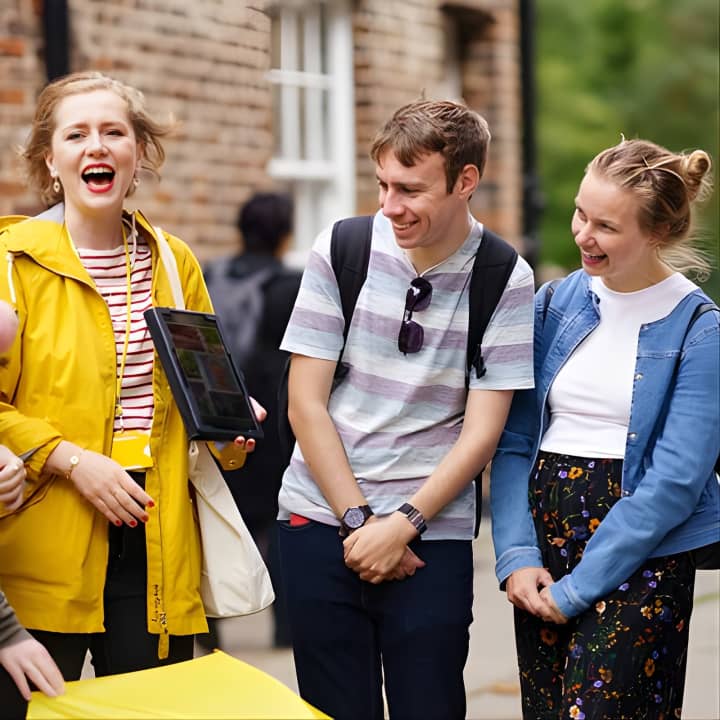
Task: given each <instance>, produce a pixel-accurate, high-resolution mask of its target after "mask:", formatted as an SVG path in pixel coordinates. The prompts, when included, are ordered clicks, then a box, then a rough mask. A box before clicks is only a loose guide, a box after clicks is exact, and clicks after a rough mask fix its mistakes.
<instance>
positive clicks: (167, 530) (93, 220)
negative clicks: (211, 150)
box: [0, 73, 254, 680]
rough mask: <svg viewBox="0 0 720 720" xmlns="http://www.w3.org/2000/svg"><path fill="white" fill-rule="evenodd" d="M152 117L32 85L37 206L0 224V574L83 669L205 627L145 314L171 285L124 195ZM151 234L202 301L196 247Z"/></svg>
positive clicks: (124, 105) (160, 653)
mask: <svg viewBox="0 0 720 720" xmlns="http://www.w3.org/2000/svg"><path fill="white" fill-rule="evenodd" d="M164 134H165V128H163V127H162V126H161V125H159V124H157V123H156V122H154V121H153V120H152V119H151V118H150V117H149V116H148V114H147V112H146V110H145V108H144V101H143V98H142V95H141V94H140V93H139V92H138V91H136V90H134V89H133V88H131V87H128V86H127V85H124V84H122V83H120V82H118V81H115V80H112V79H110V78H108V77H105V76H103V75H100V74H99V73H80V74H75V75H70V76H68V77H66V78H63V79H61V80H58V81H56V82H54V83H52V84H50V85H48V86H47V87H46V88H45V89H44V90H43V92H42V93H41V94H40V97H39V99H38V107H37V110H36V114H35V118H34V121H33V124H32V129H31V133H30V137H29V140H28V144H27V146H26V148H25V150H24V159H25V161H26V163H27V168H28V174H29V178H30V183H31V185H32V186H33V187H34V188H35V189H36V190H37V191H39V192H40V193H41V194H42V195H43V197H44V198H45V199H46V200H48V202H49V204H50V205H51V207H50V208H49V210H47V211H46V212H44V213H43V214H41V215H39V216H37V217H35V218H30V219H19V218H13V219H7V218H6V219H5V225H6V228H5V230H4V231H3V232H2V233H0V254H1V257H2V260H0V262H2V263H5V265H4V266H3V267H2V268H0V297H2V298H3V299H5V300H8V301H9V302H11V303H12V304H13V305H14V306H15V308H16V310H17V313H18V317H19V331H18V337H17V340H16V341H15V343H14V344H13V346H12V348H11V349H10V351H9V353H8V355H7V358H8V362H7V364H6V365H5V366H4V367H2V368H0V434H1V436H2V438H3V441H4V442H5V443H6V444H7V445H8V447H9V448H10V449H11V450H12V451H13V452H15V453H16V454H18V455H20V454H23V453H27V452H28V451H32V455H31V457H30V458H29V460H28V463H27V469H28V477H27V489H26V491H25V497H24V503H23V505H22V507H21V508H20V510H18V511H14V512H12V513H8V512H7V511H3V510H2V508H0V514H6V515H8V516H7V517H5V518H3V519H2V521H0V586H2V588H3V590H4V592H5V594H6V595H7V597H8V600H9V601H10V603H11V604H12V606H13V607H14V609H15V611H16V613H17V615H18V618H19V620H20V622H22V624H23V625H25V627H27V628H28V629H29V630H30V632H31V633H32V634H33V635H34V636H35V637H36V638H37V639H38V640H40V641H41V642H42V643H43V644H44V645H45V646H46V647H47V648H48V650H49V651H50V653H51V655H52V656H53V657H54V658H55V660H56V662H57V663H58V665H59V666H60V669H61V670H62V672H63V675H64V676H65V678H66V679H69V680H72V679H76V678H78V677H79V676H80V671H81V668H82V665H83V659H84V657H85V653H86V651H87V650H88V649H89V650H90V651H91V653H92V658H93V664H94V666H95V671H96V674H98V675H105V674H109V673H118V672H129V671H133V670H139V669H143V668H147V667H153V666H156V665H158V664H164V663H166V662H176V661H180V660H185V659H189V658H191V657H192V652H193V635H194V634H195V633H200V632H205V631H206V630H207V625H206V622H205V613H204V611H203V605H202V601H201V599H200V593H199V586H200V563H201V558H200V540H199V535H198V528H197V526H196V520H195V516H194V513H193V506H192V503H191V501H190V492H189V488H188V475H187V451H188V440H187V436H186V433H185V430H184V427H183V423H182V420H181V417H180V414H179V412H178V409H177V407H176V405H175V403H174V401H173V399H172V396H171V393H170V389H169V386H168V382H167V379H166V378H165V375H164V374H163V372H162V369H161V368H160V366H159V364H156V363H154V361H153V346H152V343H151V340H150V337H149V334H148V330H147V327H146V325H145V321H144V318H143V312H144V311H145V310H146V309H148V308H149V307H152V306H155V305H173V295H172V291H171V285H170V281H169V278H168V275H167V273H166V271H165V268H164V266H163V263H162V261H161V259H160V256H159V245H158V239H157V237H156V235H155V231H154V230H153V226H152V225H151V224H150V223H149V222H148V221H147V220H146V219H145V217H144V216H143V215H142V214H141V213H140V212H133V213H129V212H126V211H124V210H123V203H124V200H125V197H126V196H127V195H128V194H129V193H130V192H131V191H132V190H133V189H134V187H135V185H136V184H137V177H138V172H139V171H140V170H141V169H143V168H144V169H147V170H150V171H156V170H157V169H158V168H159V166H160V164H161V163H162V160H163V158H164V152H163V148H162V145H161V138H162V136H163V135H164ZM13 221H14V222H13ZM165 240H166V241H167V243H169V245H170V248H171V250H172V252H173V254H174V256H175V259H176V262H177V266H178V272H179V275H180V280H181V284H182V288H183V294H184V299H185V304H186V306H187V308H188V309H190V310H199V311H209V310H211V305H210V300H209V298H208V294H207V291H206V289H205V284H204V282H203V278H202V272H201V269H200V267H199V265H198V263H197V261H196V259H195V257H194V256H193V255H192V253H191V252H190V250H189V248H188V247H187V246H186V245H185V244H184V243H183V242H181V241H180V240H178V239H177V238H175V237H172V236H170V235H166V236H165ZM253 443H254V441H252V440H248V441H247V444H246V443H245V442H244V440H243V439H242V438H238V439H237V440H236V441H235V444H234V450H235V455H234V457H230V458H228V461H229V462H230V463H232V464H233V466H234V467H237V466H238V465H239V464H241V463H242V461H243V460H244V453H245V451H246V450H250V449H252V446H253ZM230 454H231V453H230Z"/></svg>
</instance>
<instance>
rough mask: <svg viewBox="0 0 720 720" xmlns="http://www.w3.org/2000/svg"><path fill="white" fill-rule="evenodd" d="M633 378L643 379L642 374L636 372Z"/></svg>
mask: <svg viewBox="0 0 720 720" xmlns="http://www.w3.org/2000/svg"><path fill="white" fill-rule="evenodd" d="M635 379H636V380H642V379H643V374H642V373H636V374H635Z"/></svg>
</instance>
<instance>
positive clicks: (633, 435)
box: [628, 433, 637, 440]
mask: <svg viewBox="0 0 720 720" xmlns="http://www.w3.org/2000/svg"><path fill="white" fill-rule="evenodd" d="M628 437H629V438H630V440H635V439H636V438H637V433H630V434H629V435H628Z"/></svg>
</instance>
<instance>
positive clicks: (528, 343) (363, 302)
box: [278, 212, 534, 540]
mask: <svg viewBox="0 0 720 720" xmlns="http://www.w3.org/2000/svg"><path fill="white" fill-rule="evenodd" d="M330 234H331V229H330V228H328V229H326V230H325V231H323V232H322V233H321V234H320V235H319V236H318V238H317V240H316V242H315V245H314V247H313V249H312V252H311V254H310V257H309V259H308V263H307V266H306V268H305V273H304V275H303V279H302V285H301V287H300V292H299V294H298V297H297V301H296V303H295V308H294V310H293V313H292V316H291V318H290V322H289V324H288V327H287V330H286V332H285V337H284V338H283V341H282V345H281V347H282V349H283V350H287V351H289V352H291V353H296V354H299V355H306V356H309V357H314V358H320V359H323V360H337V359H338V357H339V355H340V350H341V348H342V344H343V327H344V320H343V314H342V306H341V304H340V294H339V291H338V286H337V282H336V280H335V275H334V273H333V270H332V266H331V263H330ZM481 237H482V225H481V224H480V223H479V222H477V221H476V220H474V219H473V225H472V229H471V231H470V233H469V235H468V237H467V240H466V241H465V243H464V244H463V245H462V246H461V247H460V248H459V249H458V250H457V251H456V252H455V253H454V254H453V255H451V256H450V257H449V258H447V259H446V260H444V261H443V262H442V263H440V264H439V265H437V266H435V267H433V268H430V269H429V270H426V271H425V272H424V273H423V277H425V278H426V279H427V280H429V281H430V283H432V286H433V293H432V300H431V302H430V305H429V307H427V308H426V309H425V310H422V311H416V312H415V313H414V315H413V320H415V321H416V322H418V323H420V324H421V325H422V327H423V328H424V331H425V339H424V344H423V346H422V349H421V350H420V352H417V353H413V354H408V355H403V353H401V352H400V351H399V350H398V345H397V337H398V331H399V329H400V323H401V320H402V317H403V311H404V308H405V294H406V292H407V289H408V287H409V285H410V281H411V280H412V279H413V278H415V277H417V273H416V272H415V270H414V268H413V266H412V264H411V263H410V261H409V260H408V258H407V257H406V255H405V253H404V251H403V250H402V249H400V248H399V247H398V245H397V243H396V242H395V238H394V235H393V231H392V226H391V225H390V223H389V222H388V221H387V219H386V218H385V217H384V216H383V215H382V213H381V212H378V213H377V215H376V216H375V220H374V225H373V238H372V250H371V254H370V263H369V266H368V274H367V280H366V281H365V284H364V286H363V288H362V290H361V291H360V295H359V297H358V301H357V306H356V308H355V312H354V314H353V318H352V323H351V326H350V330H349V332H348V338H347V344H346V347H345V352H344V353H343V359H342V361H343V363H346V364H347V365H348V367H349V372H348V374H347V375H346V376H345V378H344V380H343V381H342V383H341V384H340V385H339V386H338V387H337V388H336V389H335V390H334V392H333V393H332V396H331V397H330V401H329V404H328V409H329V412H330V415H331V417H332V419H333V421H334V423H335V426H336V427H337V429H338V432H339V434H340V437H341V439H342V441H343V444H344V446H345V451H346V453H347V456H348V459H349V461H350V466H351V467H352V469H353V472H354V474H355V477H356V478H357V481H358V483H359V485H360V488H361V490H362V492H363V495H364V496H365V498H366V499H367V501H368V503H369V504H370V507H372V509H373V511H374V512H375V513H376V514H377V515H384V514H388V513H391V512H393V511H394V510H396V509H397V508H398V507H399V506H400V505H401V504H402V503H403V502H407V500H408V499H409V498H410V497H411V496H412V495H413V493H414V492H415V491H416V490H417V488H418V487H419V486H421V485H422V484H423V482H424V481H425V480H426V479H427V477H428V476H429V475H430V474H431V473H432V472H433V470H434V469H435V467H436V466H437V465H438V464H439V462H440V461H441V460H442V458H443V457H444V456H445V455H446V454H447V452H448V451H449V450H450V448H451V446H452V445H453V443H454V442H455V441H456V440H457V438H458V436H459V434H460V430H461V427H462V421H463V415H464V412H465V401H466V391H465V362H466V349H467V329H468V310H469V308H468V293H469V278H470V271H471V270H472V264H473V260H474V256H475V252H476V250H477V248H478V246H479V243H480V239H481ZM533 293H534V286H533V275H532V270H531V269H530V267H529V266H528V264H527V263H526V262H525V261H524V260H523V259H522V258H520V257H519V258H518V261H517V265H516V267H515V269H514V271H513V273H512V275H511V277H510V280H509V281H508V285H507V288H506V290H505V292H504V294H503V296H502V298H501V299H500V302H499V303H498V306H497V308H496V310H495V313H494V314H493V316H492V318H491V320H490V323H489V325H488V328H487V330H486V331H485V335H484V337H483V347H482V352H483V358H484V360H485V365H486V367H487V373H486V374H485V376H484V377H482V378H479V379H478V378H476V377H474V374H471V379H470V390H471V391H472V390H474V389H481V390H518V389H524V388H531V387H533V365H532V341H533V337H532V336H533ZM279 506H280V512H279V515H278V517H279V518H281V519H287V517H288V515H289V513H291V512H292V513H297V514H298V515H303V516H305V517H308V518H311V519H313V520H316V521H318V522H324V523H327V524H329V525H338V521H337V519H336V517H335V515H334V513H333V512H332V510H331V509H330V507H329V505H328V503H327V502H326V500H325V498H324V497H323V495H322V493H321V492H320V490H319V489H318V487H317V485H316V484H315V483H314V481H313V479H312V476H311V475H310V473H309V471H308V469H307V467H306V465H305V462H304V460H303V457H302V453H301V452H300V449H299V447H297V445H296V447H295V450H294V452H293V456H292V460H291V462H290V466H289V467H288V469H287V470H286V471H285V475H284V476H283V481H282V488H281V490H280V496H279ZM474 520H475V493H474V489H473V487H472V485H469V486H468V487H467V488H465V490H463V491H462V492H461V493H460V495H459V496H458V497H457V498H456V499H455V500H453V501H452V502H451V503H450V504H449V505H447V506H446V507H445V508H444V509H443V510H442V511H441V512H440V513H439V514H438V515H437V516H435V517H434V518H433V519H432V521H431V522H430V523H429V524H428V530H427V533H426V534H425V535H424V536H423V537H424V538H427V539H457V540H467V539H471V538H472V536H473V528H474Z"/></svg>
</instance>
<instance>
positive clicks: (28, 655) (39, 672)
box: [0, 638, 65, 700]
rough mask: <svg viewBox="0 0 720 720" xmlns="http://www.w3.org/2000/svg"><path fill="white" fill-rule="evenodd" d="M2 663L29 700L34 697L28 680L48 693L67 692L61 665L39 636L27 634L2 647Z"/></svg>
mask: <svg viewBox="0 0 720 720" xmlns="http://www.w3.org/2000/svg"><path fill="white" fill-rule="evenodd" d="M0 665H2V666H3V667H4V668H5V670H7V673H8V675H10V677H11V678H12V679H13V680H14V682H15V684H16V685H17V686H18V690H19V691H20V693H21V695H22V696H23V697H24V698H25V699H26V700H30V685H29V684H28V680H30V682H32V683H33V685H35V687H36V688H37V689H38V690H40V691H42V692H44V693H45V694H46V695H47V696H48V697H55V696H56V695H62V694H63V692H65V684H64V682H63V676H62V675H61V674H60V670H59V669H58V666H57V665H56V664H55V661H54V660H53V659H52V658H51V657H50V653H49V652H48V651H47V650H46V649H45V646H44V645H41V644H40V643H39V642H38V641H37V640H35V638H26V639H25V640H21V641H20V642H17V643H13V644H12V645H8V646H7V647H4V648H0Z"/></svg>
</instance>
